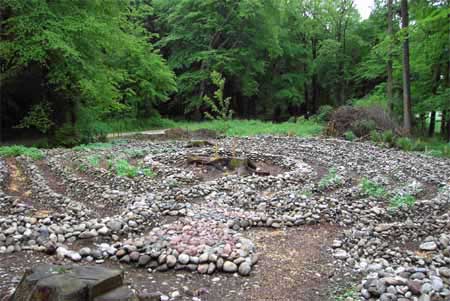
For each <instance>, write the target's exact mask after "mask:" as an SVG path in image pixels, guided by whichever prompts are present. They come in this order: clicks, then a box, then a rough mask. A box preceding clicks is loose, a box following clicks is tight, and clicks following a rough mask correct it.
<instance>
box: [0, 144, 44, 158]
mask: <svg viewBox="0 0 450 301" xmlns="http://www.w3.org/2000/svg"><path fill="white" fill-rule="evenodd" d="M18 156H25V157H29V158H31V159H33V160H39V159H42V158H44V153H43V152H42V151H41V150H39V149H37V148H35V147H26V146H23V145H11V146H1V147H0V157H5V158H6V157H18Z"/></svg>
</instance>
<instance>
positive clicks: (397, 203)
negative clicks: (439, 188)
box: [389, 195, 416, 209]
mask: <svg viewBox="0 0 450 301" xmlns="http://www.w3.org/2000/svg"><path fill="white" fill-rule="evenodd" d="M415 203H416V198H415V197H414V196H412V195H396V196H394V197H392V199H391V200H390V202H389V208H391V209H398V208H400V207H403V205H406V206H407V207H412V206H414V204H415Z"/></svg>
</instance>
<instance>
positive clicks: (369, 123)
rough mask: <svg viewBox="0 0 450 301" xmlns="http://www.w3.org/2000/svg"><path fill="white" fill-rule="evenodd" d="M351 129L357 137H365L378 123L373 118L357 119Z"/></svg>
mask: <svg viewBox="0 0 450 301" xmlns="http://www.w3.org/2000/svg"><path fill="white" fill-rule="evenodd" d="M351 129H352V131H353V133H355V135H356V136H357V137H364V136H367V135H369V134H370V132H371V131H373V130H375V129H376V124H375V121H373V120H366V119H362V120H356V121H354V122H353V123H352V124H351Z"/></svg>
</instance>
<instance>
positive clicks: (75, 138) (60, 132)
mask: <svg viewBox="0 0 450 301" xmlns="http://www.w3.org/2000/svg"><path fill="white" fill-rule="evenodd" d="M80 142H81V138H80V134H79V132H78V131H77V128H76V127H74V126H73V125H72V124H71V123H65V124H63V125H62V126H61V127H59V128H57V129H56V130H55V135H54V138H53V144H54V145H56V146H64V147H73V146H75V145H78V144H80Z"/></svg>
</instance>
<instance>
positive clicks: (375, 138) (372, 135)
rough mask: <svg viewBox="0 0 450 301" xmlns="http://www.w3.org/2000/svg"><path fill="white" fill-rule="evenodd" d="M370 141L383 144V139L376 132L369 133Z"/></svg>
mask: <svg viewBox="0 0 450 301" xmlns="http://www.w3.org/2000/svg"><path fill="white" fill-rule="evenodd" d="M370 141H372V142H374V143H381V142H383V137H382V135H381V134H380V133H379V132H378V131H377V130H373V131H371V132H370Z"/></svg>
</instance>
